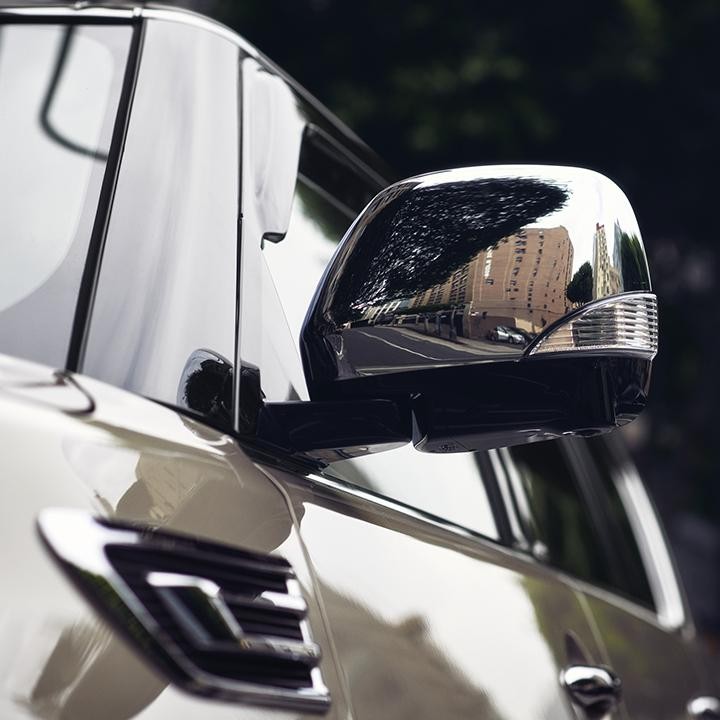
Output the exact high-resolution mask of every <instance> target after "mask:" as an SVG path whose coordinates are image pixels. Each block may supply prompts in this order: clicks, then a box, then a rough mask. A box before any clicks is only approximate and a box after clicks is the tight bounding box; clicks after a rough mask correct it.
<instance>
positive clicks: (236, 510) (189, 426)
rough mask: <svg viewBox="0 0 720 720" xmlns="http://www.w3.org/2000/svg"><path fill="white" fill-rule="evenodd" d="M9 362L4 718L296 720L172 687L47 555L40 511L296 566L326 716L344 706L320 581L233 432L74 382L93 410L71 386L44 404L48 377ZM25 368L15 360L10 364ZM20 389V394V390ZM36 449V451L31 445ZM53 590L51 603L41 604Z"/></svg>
mask: <svg viewBox="0 0 720 720" xmlns="http://www.w3.org/2000/svg"><path fill="white" fill-rule="evenodd" d="M14 365H15V361H13V362H12V363H10V364H9V367H4V371H3V373H0V398H1V399H2V401H3V406H2V407H3V413H2V415H1V416H0V427H1V428H2V435H3V438H4V448H5V449H4V452H3V457H2V470H3V478H4V481H3V483H2V484H0V519H1V522H0V540H2V543H3V546H4V547H6V548H7V549H8V550H7V552H4V553H2V554H1V555H0V572H2V573H3V577H6V578H8V577H12V578H13V582H12V583H6V584H4V585H3V589H4V593H3V604H2V612H0V636H1V637H2V638H3V643H2V646H0V671H2V683H1V684H0V717H2V718H3V719H5V718H7V720H15V719H17V720H20V718H23V719H25V718H29V717H33V718H34V717H44V718H47V717H53V718H68V719H72V720H97V718H99V717H104V718H107V719H108V720H120V719H121V718H122V719H124V718H130V717H142V718H143V720H146V719H147V720H155V719H157V720H159V719H160V718H168V717H173V718H178V719H181V718H197V717H200V716H202V717H204V718H212V719H213V720H214V719H215V718H217V719H218V720H220V719H221V718H234V719H236V720H240V718H243V719H245V718H247V719H248V720H251V719H252V718H260V717H263V718H264V717H269V716H272V717H277V718H278V719H280V718H288V720H289V719H290V718H298V717H300V716H304V714H303V713H299V712H295V711H279V710H278V711H270V710H262V709H258V708H253V707H250V706H247V705H237V704H236V703H228V702H220V701H212V702H210V701H208V700H206V699H201V698H194V697H192V696H190V695H188V694H186V693H184V692H182V691H180V690H178V689H177V687H175V686H173V685H172V684H168V681H167V679H166V677H165V676H164V675H163V674H162V673H160V672H159V671H158V670H157V669H156V667H155V666H154V665H153V664H152V663H150V662H149V661H148V659H147V657H146V656H145V654H144V653H143V652H139V651H138V649H137V647H136V646H135V645H133V646H131V645H128V644H127V642H126V640H125V639H123V638H122V637H121V635H120V634H119V633H118V632H117V630H116V628H115V627H114V626H111V625H109V624H108V623H107V622H106V621H105V620H104V619H102V617H101V616H99V615H98V614H97V613H96V612H95V611H94V610H93V609H92V607H91V605H90V604H88V602H87V601H86V600H85V598H83V597H82V596H81V595H80V594H79V593H78V592H77V590H76V589H75V588H74V586H73V585H72V584H71V583H69V582H68V580H67V578H66V577H65V576H64V575H63V573H62V572H61V570H60V567H59V566H58V565H57V564H55V563H54V562H53V561H52V560H51V558H50V555H49V554H48V552H47V549H46V548H45V547H43V544H42V542H41V540H40V537H39V536H38V534H37V532H36V531H35V527H36V519H37V517H38V515H39V513H40V512H41V511H43V510H45V509H46V508H48V507H59V508H77V509H82V510H85V511H87V512H88V513H90V514H92V515H93V516H95V517H100V518H107V519H109V520H113V521H122V522H126V523H132V524H134V525H138V526H139V527H142V528H150V529H152V528H159V529H162V530H166V531H171V532H176V533H181V534H183V535H190V536H191V537H196V538H200V539H204V540H208V541H212V542H219V543H222V544H225V545H230V546H232V547H237V548H241V549H247V550H252V551H255V552H261V553H271V554H278V555H281V556H283V557H285V558H286V559H287V560H288V561H289V562H290V563H291V564H292V566H293V569H294V571H295V574H296V576H297V579H298V581H299V583H300V585H301V588H302V593H303V595H304V597H305V600H306V601H307V604H308V608H309V622H310V625H311V628H312V631H313V637H314V639H315V641H316V642H317V643H318V644H319V645H320V646H321V647H322V649H323V650H324V652H325V656H324V659H323V660H322V662H321V671H322V674H323V679H324V681H325V683H326V684H327V685H328V687H329V688H330V692H331V696H332V708H331V711H330V713H329V714H328V717H345V716H346V713H347V708H346V703H345V700H344V697H345V693H344V691H343V688H342V684H341V682H340V679H339V676H338V673H337V671H336V666H335V662H334V658H333V653H332V648H331V643H330V640H329V638H328V636H327V634H326V632H325V626H324V620H323V614H322V611H321V608H320V606H319V604H318V602H317V598H316V594H315V590H314V588H315V585H314V582H313V579H312V576H311V573H310V569H309V566H308V564H307V562H306V560H305V554H304V551H303V548H302V545H301V542H300V540H299V536H298V533H297V530H296V529H295V527H294V526H293V522H292V515H291V513H290V512H289V509H288V506H287V503H286V501H285V499H284V497H283V495H282V493H281V492H280V491H279V490H278V488H276V487H274V486H273V484H272V482H271V481H270V480H269V479H268V478H267V477H266V476H265V475H264V474H263V473H261V472H260V471H259V470H258V469H257V467H256V466H255V465H254V463H253V462H251V461H250V460H249V459H248V457H247V456H246V455H245V453H244V452H243V451H242V450H241V449H240V448H239V447H238V445H237V444H236V442H235V441H233V440H232V439H231V438H230V437H229V436H227V435H223V434H222V433H219V432H217V431H215V430H212V429H210V428H208V427H207V426H204V425H202V424H201V423H199V422H196V421H194V420H190V419H188V418H186V417H183V416H181V415H178V414H177V413H175V412H173V411H171V410H169V409H167V408H164V407H162V406H160V405H157V404H155V403H153V402H150V401H148V400H145V399H143V398H139V397H137V396H133V395H131V394H129V393H126V392H124V391H121V390H117V389H114V388H111V387H109V386H106V385H104V384H103V383H100V382H98V381H95V380H92V379H90V378H85V377H76V383H77V386H73V387H74V388H75V389H74V392H75V393H77V392H78V391H77V388H81V389H82V392H83V393H84V394H85V396H87V397H90V398H92V400H93V405H94V408H95V409H94V411H93V412H92V413H89V412H86V413H85V414H84V415H83V414H81V415H78V416H75V417H73V416H71V415H68V414H67V413H68V411H67V410H65V405H68V404H69V412H70V413H72V412H76V411H77V401H76V397H75V395H74V394H72V391H70V392H71V394H70V397H69V398H68V397H66V394H64V393H63V392H62V391H60V392H59V396H58V397H57V398H54V401H53V402H52V403H49V402H48V400H47V389H46V387H45V386H44V384H43V382H42V381H43V379H44V378H47V379H48V380H52V378H53V375H52V372H51V371H50V370H49V369H47V368H42V367H40V366H31V365H29V364H27V363H22V368H21V371H19V370H18V368H14V367H13V366H14ZM18 365H20V363H18ZM19 387H20V388H21V389H22V390H23V392H22V393H20V392H18V388H19ZM38 448H42V452H38ZM49 599H51V601H50V602H49V601H48V600H49Z"/></svg>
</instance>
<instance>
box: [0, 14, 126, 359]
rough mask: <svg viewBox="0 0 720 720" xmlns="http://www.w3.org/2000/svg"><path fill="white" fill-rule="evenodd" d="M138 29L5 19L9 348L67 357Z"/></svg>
mask: <svg viewBox="0 0 720 720" xmlns="http://www.w3.org/2000/svg"><path fill="white" fill-rule="evenodd" d="M131 35H132V29H131V28H130V27H129V26H121V25H114V26H98V25H87V26H85V25H51V24H49V25H23V24H18V25H0V158H2V161H1V162H0V217H1V218H2V230H3V236H2V242H0V273H1V275H2V277H1V278H0V352H5V353H9V354H12V355H16V356H19V357H25V358H28V359H30V360H35V361H37V362H42V363H46V364H48V365H52V366H54V367H64V366H65V363H66V358H67V353H68V345H69V341H70V335H71V330H72V324H73V319H74V314H75V303H76V300H77V296H78V291H79V288H80V282H81V277H82V273H83V268H84V264H85V257H86V254H87V249H88V243H89V241H90V235H91V232H92V228H93V223H94V220H95V213H96V210H97V205H98V199H99V196H100V187H101V184H102V180H103V175H104V172H105V166H106V161H107V154H108V151H109V146H110V138H111V136H112V131H113V126H114V123H115V116H116V113H117V108H118V103H119V99H120V92H121V87H122V81H123V75H124V72H125V64H126V61H127V56H128V51H129V47H130V39H131Z"/></svg>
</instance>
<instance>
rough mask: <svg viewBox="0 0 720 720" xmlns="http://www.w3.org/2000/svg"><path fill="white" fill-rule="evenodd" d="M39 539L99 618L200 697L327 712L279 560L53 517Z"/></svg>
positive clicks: (55, 512)
mask: <svg viewBox="0 0 720 720" xmlns="http://www.w3.org/2000/svg"><path fill="white" fill-rule="evenodd" d="M38 529H39V531H40V535H41V537H42V538H43V540H44V541H45V543H46V545H47V546H48V548H49V549H50V551H51V553H52V554H53V556H54V557H55V559H56V560H58V561H59V563H60V565H61V566H62V568H63V570H64V571H65V572H66V573H67V574H68V575H69V576H70V578H71V579H72V580H73V582H74V583H75V585H76V586H77V587H78V588H79V589H80V590H81V591H82V592H83V594H84V595H85V596H86V597H87V598H88V600H90V602H91V603H92V604H93V605H94V606H95V607H96V609H97V610H98V611H99V612H100V613H101V614H102V615H103V616H104V617H105V618H106V619H107V620H108V621H109V622H111V624H112V625H113V627H115V628H116V629H118V630H119V631H120V632H121V633H122V634H123V635H124V636H125V637H126V638H127V639H128V640H129V641H130V642H131V643H132V644H133V645H134V647H135V648H136V649H137V650H138V651H139V652H140V653H141V654H142V655H143V656H144V657H146V658H147V659H149V660H150V661H151V662H152V664H153V665H154V666H155V667H156V668H157V669H158V670H159V671H160V672H162V673H163V674H164V675H165V676H166V677H167V678H168V679H169V680H170V681H171V682H173V683H175V684H176V685H178V686H179V687H181V688H182V689H184V690H186V691H188V692H190V693H193V694H195V695H202V696H205V697H216V698H219V699H222V700H226V701H235V702H243V703H249V704H254V705H262V706H269V707H276V708H287V709H293V710H300V711H303V712H325V711H326V710H327V709H328V708H329V706H330V695H329V692H328V690H327V688H326V687H325V685H324V683H323V680H322V676H321V673H320V667H319V664H320V659H321V652H320V648H319V647H318V645H316V644H315V643H314V642H313V640H312V637H311V635H310V628H309V625H308V622H307V617H306V616H307V605H306V603H305V600H304V599H303V597H302V594H301V588H300V583H299V582H298V581H297V579H296V577H295V573H294V572H293V569H292V567H291V566H290V564H289V563H288V562H287V561H286V560H285V559H284V558H281V557H277V556H274V555H264V554H260V553H255V552H250V551H247V550H240V549H237V548H234V547H230V546H226V545H220V544H216V543H211V542H206V541H199V540H195V539H193V538H191V537H187V536H183V535H176V534H174V533H171V532H167V531H165V530H152V529H144V528H138V527H137V526H133V525H129V524H123V523H117V522H110V521H106V520H100V519H96V518H94V517H93V516H92V515H90V514H89V513H87V512H84V511H80V510H68V509H48V510H44V511H43V512H42V513H40V516H39V518H38Z"/></svg>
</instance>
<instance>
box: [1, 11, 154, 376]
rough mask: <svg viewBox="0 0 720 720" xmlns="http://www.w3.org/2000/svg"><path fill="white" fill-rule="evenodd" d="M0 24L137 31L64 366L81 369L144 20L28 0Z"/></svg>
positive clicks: (131, 14)
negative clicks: (83, 26) (33, 3)
mask: <svg viewBox="0 0 720 720" xmlns="http://www.w3.org/2000/svg"><path fill="white" fill-rule="evenodd" d="M0 24H2V25H67V26H68V27H77V26H80V25H96V26H97V25H111V26H116V27H117V26H129V27H132V37H131V39H130V47H129V50H128V57H127V61H126V64H125V73H124V76H123V81H122V87H121V90H120V98H119V100H118V107H117V112H116V118H115V124H114V127H113V132H112V137H111V140H110V150H109V152H108V157H107V160H106V162H105V172H104V174H103V180H102V184H101V186H100V195H99V197H98V205H97V209H96V211H95V219H94V221H93V227H92V230H91V233H90V240H89V242H88V250H87V255H86V258H85V265H84V267H83V272H82V277H81V280H80V289H79V291H78V297H77V300H76V303H75V313H74V316H73V323H72V329H71V333H70V338H69V342H68V351H67V357H66V360H65V367H64V368H63V369H64V370H68V371H70V372H81V371H82V362H83V356H84V353H85V343H86V340H87V332H88V328H89V319H90V315H91V313H92V304H93V300H94V297H95V289H96V286H97V278H98V276H99V273H100V264H101V261H102V252H103V249H104V245H105V236H106V234H107V227H108V223H109V219H110V211H111V208H112V200H113V197H114V194H115V187H116V184H117V178H118V175H119V169H120V161H121V158H122V151H123V148H124V145H125V136H126V133H127V127H128V123H129V118H130V108H131V106H132V98H133V94H134V92H135V83H136V80H137V72H138V67H139V65H140V56H141V52H142V40H143V35H144V22H143V20H142V17H141V16H140V15H139V14H138V13H136V12H133V11H123V10H121V9H119V8H113V9H112V10H108V9H106V8H102V9H101V8H82V9H71V8H43V7H39V8H35V7H32V6H29V7H5V8H0ZM45 111H46V108H43V117H42V121H44V120H45Z"/></svg>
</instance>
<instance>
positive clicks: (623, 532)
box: [584, 438, 654, 607]
mask: <svg viewBox="0 0 720 720" xmlns="http://www.w3.org/2000/svg"><path fill="white" fill-rule="evenodd" d="M584 445H585V447H586V448H587V450H588V452H589V454H590V457H591V459H592V461H593V468H594V471H595V473H596V477H597V481H598V486H597V492H598V493H599V494H601V496H602V503H603V507H604V508H605V512H606V514H607V522H608V525H609V527H610V530H611V537H612V542H613V544H614V546H615V552H616V554H617V557H618V558H619V568H618V569H619V570H620V572H621V573H622V576H621V577H622V582H621V584H620V589H621V591H622V592H623V593H624V594H625V595H627V596H628V597H631V598H633V599H634V600H637V601H638V602H639V603H641V604H643V605H646V606H647V607H654V600H653V595H652V591H651V589H650V582H649V580H648V576H647V572H646V570H645V565H644V563H643V560H642V556H641V554H640V549H639V547H638V541H637V538H636V537H635V533H634V532H633V529H632V526H631V524H630V520H629V518H628V514H627V510H626V508H625V505H624V504H623V501H622V498H621V497H620V493H619V492H618V486H617V483H618V482H621V481H622V480H621V478H622V467H621V464H620V463H619V462H618V461H617V460H618V459H617V455H616V454H615V453H614V452H613V450H612V445H611V444H608V442H607V441H606V439H605V438H589V439H588V440H587V441H585V443H584Z"/></svg>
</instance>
